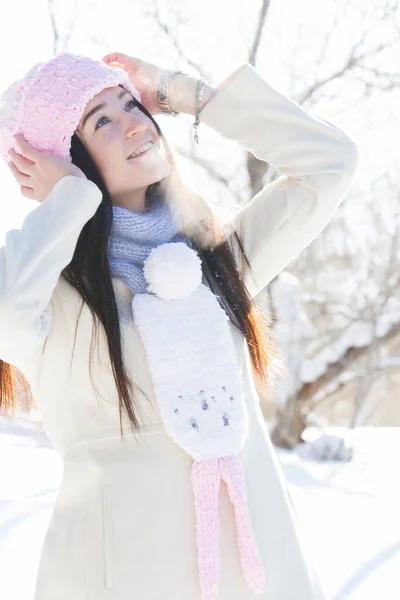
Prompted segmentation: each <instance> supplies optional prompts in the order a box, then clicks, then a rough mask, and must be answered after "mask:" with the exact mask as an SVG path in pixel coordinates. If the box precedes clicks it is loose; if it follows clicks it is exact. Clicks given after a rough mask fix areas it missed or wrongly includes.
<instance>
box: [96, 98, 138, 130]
mask: <svg viewBox="0 0 400 600" xmlns="http://www.w3.org/2000/svg"><path fill="white" fill-rule="evenodd" d="M129 104H133V106H134V107H135V106H137V103H136V100H133V99H131V100H128V102H127V103H126V106H129ZM103 119H107V117H100V119H99V120H98V121H97V123H96V126H95V128H94V129H95V130H96V129H99V127H98V125H99V123H100V122H101V121H103Z"/></svg>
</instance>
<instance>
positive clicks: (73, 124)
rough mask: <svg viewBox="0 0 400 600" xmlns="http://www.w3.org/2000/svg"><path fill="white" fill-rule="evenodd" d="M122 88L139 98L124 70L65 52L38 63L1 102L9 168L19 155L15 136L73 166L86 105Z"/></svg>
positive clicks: (0, 128)
mask: <svg viewBox="0 0 400 600" xmlns="http://www.w3.org/2000/svg"><path fill="white" fill-rule="evenodd" d="M119 84H122V85H123V86H124V87H125V88H126V89H127V90H128V91H130V92H131V93H132V95H133V96H134V97H135V98H136V99H137V100H139V102H140V94H139V92H138V90H137V89H136V88H135V86H134V85H133V84H132V82H131V80H130V79H129V75H128V73H127V72H126V71H124V70H123V69H119V68H117V67H110V66H108V65H106V64H105V63H104V62H102V61H100V60H94V59H92V58H89V57H86V56H81V55H79V54H71V53H69V52H62V53H60V54H58V55H56V56H55V57H53V58H51V59H50V60H48V61H47V62H45V63H44V62H40V63H37V64H36V65H35V66H34V67H32V68H31V69H30V70H29V71H28V73H27V74H26V75H25V77H23V78H22V79H19V80H17V81H15V82H14V83H12V84H11V85H10V86H9V87H8V88H7V89H6V90H5V91H4V92H3V93H2V95H1V96H0V153H1V155H2V158H3V159H4V160H5V161H6V162H7V163H9V162H10V160H11V157H10V154H9V149H10V148H14V150H15V151H16V152H18V153H19V154H20V151H18V148H17V146H16V144H15V141H14V138H13V135H15V134H17V133H20V134H22V135H23V136H24V138H25V139H26V141H27V142H29V144H31V145H32V146H33V147H34V148H36V149H37V150H40V151H42V152H50V153H51V154H54V155H56V156H59V157H60V158H64V159H66V160H68V161H69V162H71V160H72V159H71V155H70V149H71V137H72V135H73V133H74V132H75V130H76V128H77V126H78V124H79V121H80V119H81V117H82V115H83V113H84V110H85V107H86V105H87V103H88V102H89V101H90V100H91V99H92V98H93V97H94V96H95V95H96V94H98V93H99V92H101V91H102V90H103V89H105V88H108V87H114V86H117V85H119Z"/></svg>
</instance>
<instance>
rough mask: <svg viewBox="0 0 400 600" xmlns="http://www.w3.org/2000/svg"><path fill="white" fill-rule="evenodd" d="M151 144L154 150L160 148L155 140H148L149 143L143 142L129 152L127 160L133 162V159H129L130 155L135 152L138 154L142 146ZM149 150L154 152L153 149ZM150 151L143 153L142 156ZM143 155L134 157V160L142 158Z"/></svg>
mask: <svg viewBox="0 0 400 600" xmlns="http://www.w3.org/2000/svg"><path fill="white" fill-rule="evenodd" d="M149 142H151V143H152V144H153V148H157V147H158V142H155V141H154V140H147V142H142V143H141V144H140V145H139V146H136V147H135V148H132V150H131V151H130V152H129V154H128V156H127V158H126V160H133V159H132V158H129V157H130V155H131V154H132V153H133V152H136V150H139V148H141V147H142V146H144V145H145V144H148V143H149ZM149 150H152V148H149ZM149 150H146V152H142V154H147V152H148V151H149ZM142 154H138V155H137V156H134V157H133V158H137V157H138V156H142Z"/></svg>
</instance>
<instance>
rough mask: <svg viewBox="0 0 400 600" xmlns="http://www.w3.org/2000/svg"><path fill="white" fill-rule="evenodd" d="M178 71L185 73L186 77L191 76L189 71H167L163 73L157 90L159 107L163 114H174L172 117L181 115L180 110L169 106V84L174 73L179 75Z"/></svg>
mask: <svg viewBox="0 0 400 600" xmlns="http://www.w3.org/2000/svg"><path fill="white" fill-rule="evenodd" d="M178 73H180V74H181V75H184V76H185V77H189V75H188V74H187V73H184V72H183V71H165V72H164V73H163V74H162V75H161V80H160V84H159V86H158V90H157V99H158V108H159V109H160V111H161V114H163V115H167V116H172V117H177V116H178V115H179V113H178V112H175V111H173V110H171V109H170V107H169V104H168V84H169V82H170V80H171V79H172V77H173V76H174V75H177V74H178Z"/></svg>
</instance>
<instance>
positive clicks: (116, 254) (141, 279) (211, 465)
mask: <svg viewBox="0 0 400 600" xmlns="http://www.w3.org/2000/svg"><path fill="white" fill-rule="evenodd" d="M161 202H162V201H161ZM114 209H115V207H114ZM167 209H168V210H167ZM114 218H115V225H116V227H115V228H114V235H113V238H112V239H111V243H110V264H111V269H112V272H113V273H114V274H116V275H118V276H122V277H123V278H124V279H125V281H126V282H127V283H128V285H129V286H130V288H131V289H132V291H133V292H134V297H133V300H132V313H133V318H134V321H135V323H136V325H137V327H138V329H139V332H140V335H141V337H142V340H143V343H144V346H145V349H146V356H147V361H148V366H149V370H150V372H151V376H152V381H153V385H154V392H155V396H156V398H157V402H158V405H159V409H160V414H161V417H162V419H163V422H164V426H165V429H166V431H167V432H168V434H169V435H170V436H171V437H172V439H173V440H174V441H175V443H176V444H178V445H179V446H180V447H181V448H182V449H183V450H184V451H185V452H187V453H188V454H190V456H192V458H193V465H192V473H191V481H192V486H193V493H194V505H195V516H196V542H197V550H198V566H199V583H200V592H201V599H202V600H214V599H215V598H216V597H217V593H218V581H219V566H220V555H219V514H218V500H219V488H220V481H221V479H222V480H224V481H225V482H226V484H227V487H228V491H229V496H230V499H231V501H232V503H233V506H234V510H235V521H236V529H237V541H238V548H239V552H240V557H241V564H242V571H243V575H244V577H245V579H246V581H247V583H248V585H249V587H250V588H251V589H252V590H253V591H254V592H255V593H263V592H264V590H265V587H264V569H263V566H262V564H261V560H260V557H259V553H258V549H257V544H256V540H255V537H254V533H253V531H252V526H251V519H250V515H249V510H248V505H247V489H246V482H245V477H244V472H243V467H242V463H241V460H240V451H241V448H242V447H243V444H244V441H245V438H246V436H247V430H248V416H247V409H246V403H245V401H244V397H243V392H242V382H241V377H240V368H239V364H238V360H237V355H236V351H235V347H234V343H233V339H232V334H231V331H230V327H229V318H228V316H227V314H226V313H225V311H224V310H223V308H222V307H221V305H220V303H219V301H218V298H217V296H215V295H214V294H213V292H212V291H211V290H210V288H209V287H207V286H206V285H204V284H203V283H202V268H201V260H200V257H199V256H198V253H197V252H196V251H195V250H194V249H193V248H191V247H190V242H189V240H187V239H186V238H185V237H184V236H182V235H181V234H179V232H178V229H179V227H180V223H179V219H176V217H172V213H171V211H170V209H169V207H167V205H166V204H164V205H162V204H160V203H159V202H157V201H156V202H155V203H154V204H153V205H152V207H150V209H149V210H148V211H146V212H145V213H139V214H138V213H130V212H129V211H127V210H126V209H116V210H115V211H114ZM182 239H183V240H184V241H180V240H182Z"/></svg>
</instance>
